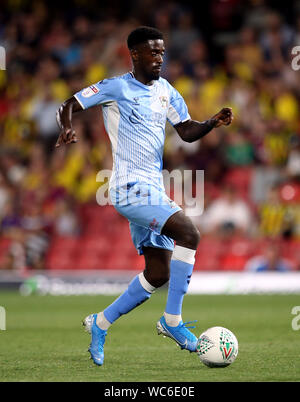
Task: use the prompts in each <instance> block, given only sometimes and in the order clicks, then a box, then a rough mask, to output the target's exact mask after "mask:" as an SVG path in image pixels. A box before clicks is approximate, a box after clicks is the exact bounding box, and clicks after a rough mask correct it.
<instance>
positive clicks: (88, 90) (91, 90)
mask: <svg viewBox="0 0 300 402" xmlns="http://www.w3.org/2000/svg"><path fill="white" fill-rule="evenodd" d="M98 92H99V89H98V88H97V87H96V86H95V85H90V86H89V87H87V88H85V89H84V90H83V91H82V96H83V97H84V98H89V97H90V96H93V95H95V94H97V93H98Z"/></svg>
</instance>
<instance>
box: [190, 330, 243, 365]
mask: <svg viewBox="0 0 300 402" xmlns="http://www.w3.org/2000/svg"><path fill="white" fill-rule="evenodd" d="M238 349H239V345H238V341H237V339H236V337H235V335H234V334H233V333H232V332H231V331H230V330H229V329H227V328H224V327H212V328H209V329H207V330H206V331H204V332H203V333H202V334H201V335H200V336H199V338H198V342H197V355H198V356H199V359H200V360H201V361H202V363H204V364H205V365H206V366H208V367H226V366H229V365H230V364H231V363H233V362H234V361H235V359H236V357H237V355H238Z"/></svg>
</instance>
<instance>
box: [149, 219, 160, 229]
mask: <svg viewBox="0 0 300 402" xmlns="http://www.w3.org/2000/svg"><path fill="white" fill-rule="evenodd" d="M158 225H159V222H157V220H156V219H155V218H154V219H153V221H152V222H151V223H150V225H149V228H150V229H151V230H156V229H157V228H158Z"/></svg>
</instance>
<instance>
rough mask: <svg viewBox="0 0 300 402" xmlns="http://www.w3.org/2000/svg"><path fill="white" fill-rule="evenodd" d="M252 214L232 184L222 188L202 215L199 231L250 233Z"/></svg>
mask: <svg viewBox="0 0 300 402" xmlns="http://www.w3.org/2000/svg"><path fill="white" fill-rule="evenodd" d="M252 227H253V216H252V213H251V210H250V208H249V206H248V205H247V203H246V202H245V201H243V200H242V199H240V198H239V196H238V194H237V193H236V190H235V188H234V187H232V186H229V185H228V186H226V187H224V188H223V191H222V193H221V195H220V196H219V197H218V198H217V199H215V200H214V201H212V202H211V204H210V205H209V206H208V207H207V209H206V210H205V212H204V214H203V216H202V225H200V231H201V232H204V233H213V234H215V235H216V236H217V235H218V234H245V235H247V234H250V232H251V228H252Z"/></svg>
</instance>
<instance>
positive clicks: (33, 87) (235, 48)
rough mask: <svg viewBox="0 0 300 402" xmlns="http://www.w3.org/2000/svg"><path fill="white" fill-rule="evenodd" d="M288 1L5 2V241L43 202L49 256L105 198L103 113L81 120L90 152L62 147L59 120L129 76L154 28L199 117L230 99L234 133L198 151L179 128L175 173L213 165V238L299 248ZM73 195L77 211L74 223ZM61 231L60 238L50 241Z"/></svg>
mask: <svg viewBox="0 0 300 402" xmlns="http://www.w3.org/2000/svg"><path fill="white" fill-rule="evenodd" d="M277 3H278V4H274V5H272V4H271V2H267V1H265V0H260V1H248V2H242V1H240V0H230V1H227V2H224V1H219V0H216V1H213V2H211V3H210V4H209V5H206V6H204V4H203V5H201V11H202V12H201V13H194V12H193V9H192V8H191V7H190V6H189V5H188V4H184V5H183V4H182V2H179V1H176V0H173V1H170V2H161V4H159V2H156V7H150V6H149V7H147V6H145V5H142V3H141V4H137V2H134V4H135V7H132V5H131V3H130V4H128V6H126V7H121V5H122V4H121V2H120V10H122V11H119V9H118V7H110V6H109V5H107V6H106V5H105V4H101V7H100V8H99V7H98V6H97V7H95V8H93V7H94V6H93V4H89V5H87V4H86V5H84V4H83V3H82V2H81V3H80V9H79V8H78V7H79V6H77V5H75V4H74V12H72V13H70V12H69V9H67V6H66V5H64V4H61V8H60V10H57V9H55V6H54V5H52V3H47V2H46V1H42V0H41V1H39V2H33V3H30V2H28V1H27V2H26V1H24V0H20V1H18V2H5V4H3V5H2V6H1V10H0V46H4V47H5V49H6V58H7V65H9V68H7V70H6V71H4V70H0V147H1V158H0V222H1V225H2V229H3V230H2V234H1V235H2V237H3V236H4V228H8V227H11V228H14V229H16V230H17V228H18V226H17V225H16V226H14V225H15V223H16V222H17V220H18V219H20V221H21V222H24V218H26V219H25V222H26V220H27V222H28V216H27V211H28V205H31V206H32V208H33V209H36V210H38V211H39V212H38V216H39V219H40V222H44V224H45V227H44V229H41V231H40V230H38V231H37V232H36V233H35V236H37V237H35V240H34V242H33V243H34V244H35V245H36V244H40V245H41V244H43V246H41V248H40V250H41V251H40V252H39V255H41V256H42V257H41V261H42V260H43V258H44V257H43V256H44V255H45V251H46V249H47V247H48V244H50V245H51V240H52V239H53V238H54V236H55V233H56V230H57V231H58V232H62V233H67V232H69V231H71V230H72V229H71V228H72V227H73V228H74V227H75V226H76V225H77V223H76V222H78V221H79V218H78V216H77V210H79V209H80V207H81V206H85V205H86V204H89V203H91V202H94V203H95V194H96V191H97V189H98V188H99V185H100V184H99V183H97V182H96V180H95V178H96V174H97V172H98V171H99V170H100V169H111V167H112V163H113V161H112V160H111V154H110V150H109V147H110V144H109V140H108V138H107V135H106V133H105V129H104V125H103V120H102V116H101V115H100V113H99V110H97V109H95V110H94V111H90V112H89V111H87V112H86V113H85V114H83V115H82V116H81V115H78V116H76V119H75V120H74V124H76V127H75V129H76V132H77V134H78V136H79V137H80V140H79V142H78V144H76V147H70V149H67V150H61V149H60V150H54V148H53V145H54V143H55V141H56V139H57V134H58V128H57V126H56V122H55V118H54V115H55V111H56V108H57V107H58V105H59V104H60V103H61V102H62V101H63V100H64V99H67V98H68V97H69V96H71V95H72V94H74V93H76V92H77V91H78V90H80V89H81V88H83V87H84V86H87V85H89V84H91V83H93V82H97V81H99V80H102V79H103V78H104V77H109V76H113V75H116V74H120V73H123V72H126V71H129V70H130V69H131V64H130V58H129V53H128V51H127V49H126V46H124V43H125V41H124V38H126V36H127V34H128V33H129V32H130V31H131V30H132V29H133V28H134V27H136V26H138V25H143V24H145V25H149V24H150V25H153V24H154V26H157V28H159V29H161V30H162V31H163V32H164V36H165V38H166V41H167V42H169V45H170V46H171V47H169V45H168V46H167V53H166V55H165V65H164V66H163V70H162V76H164V77H165V78H167V79H168V80H169V81H170V82H171V83H172V85H173V86H174V87H175V88H176V89H178V90H179V92H180V93H181V94H182V95H183V96H184V98H185V99H186V103H187V105H188V108H189V110H190V113H191V115H192V116H193V117H194V118H195V119H197V120H199V121H202V120H204V119H205V118H206V116H209V115H211V114H213V113H214V111H215V110H216V109H218V108H219V107H220V106H221V105H223V104H224V103H226V104H228V105H229V106H231V107H232V108H233V112H234V114H235V116H236V118H235V120H234V123H233V125H232V126H231V127H229V128H228V129H226V133H225V132H224V131H223V130H222V129H217V130H214V131H213V132H212V133H211V134H210V135H209V136H207V137H205V138H204V139H203V140H202V141H201V142H199V144H197V146H195V145H192V144H182V143H181V142H180V138H178V137H175V136H174V133H173V132H172V130H171V129H170V128H168V130H167V138H166V152H165V155H164V168H166V169H169V170H172V169H193V170H195V169H199V170H202V169H203V170H204V177H205V191H206V192H207V194H206V195H205V198H206V207H205V212H204V214H203V216H202V217H201V218H200V220H199V225H200V229H201V231H202V232H203V233H204V235H205V233H209V234H210V235H212V236H214V234H215V233H216V232H215V231H216V228H217V227H220V226H219V225H221V227H222V228H223V229H224V227H225V228H227V229H230V228H232V230H233V227H234V228H235V229H234V230H233V232H235V231H236V230H238V231H241V232H242V233H243V235H248V234H249V233H251V234H252V235H254V234H255V235H256V236H263V237H264V236H272V237H284V238H285V239H286V240H288V239H289V240H290V241H292V240H295V239H297V238H298V237H299V235H300V222H299V216H300V215H299V212H298V209H299V199H300V198H299V194H300V193H299V173H300V168H299V166H300V163H299V160H300V154H299V145H297V144H298V143H297V141H298V138H299V135H300V113H299V106H300V80H299V71H294V70H293V69H292V68H291V48H292V47H293V46H296V45H299V37H300V34H299V32H300V17H299V10H298V11H297V7H296V1H292V2H291V4H290V5H289V10H288V11H289V12H287V9H286V4H280V2H277ZM76 4H79V3H76ZM116 4H118V2H117V3H116ZM148 4H151V2H149V3H148ZM100 11H101V12H100ZM4 16H5V18H4ZM54 16H55V18H54ZM203 22H204V24H203ZM165 74H167V75H165ZM92 113H93V115H92ZM95 116H97V117H95ZM244 168H245V169H244ZM243 169H244V170H245V171H246V170H247V171H248V173H249V184H247V185H248V187H247V186H246V187H245V186H243V188H242V187H237V192H236V195H235V196H234V197H233V198H236V199H239V198H242V201H240V200H239V201H235V202H234V208H230V207H229V206H230V205H233V204H230V202H229V200H228V199H227V198H226V197H225V198H226V202H225V199H224V198H223V193H224V191H223V190H224V186H225V184H226V183H227V178H228V177H230V175H231V174H233V173H235V172H238V173H241V174H242V172H243V171H244V170H243ZM241 188H242V190H243V191H241ZM220 193H221V194H222V195H221V196H220ZM69 197H71V199H72V207H74V208H71V212H70V216H66V215H65V214H66V210H65V208H66V204H65V202H66V200H69ZM219 197H221V199H220V198H219ZM220 200H222V202H221V201H220ZM68 202H69V201H67V204H68ZM231 202H233V201H231ZM7 205H10V206H9V207H8V206H7ZM68 205H69V204H68ZM242 205H243V206H242ZM99 208H100V207H99ZM212 208H215V210H216V211H217V212H218V215H216V217H217V216H218V222H217V223H215V221H214V219H215V220H216V218H214V217H213V215H212V213H211V211H213V209H212ZM226 211H227V212H226ZM233 211H236V212H235V213H236V214H237V216H238V217H235V218H234V217H233ZM237 211H240V212H239V213H238V212H237ZM242 211H244V212H242ZM243 214H244V217H241V216H242V215H243ZM226 216H228V217H231V218H230V219H229V223H228V221H226V219H225V220H224V218H226ZM16 217H18V219H17V220H15V218H16ZM213 218H214V219H213ZM32 219H33V217H30V219H29V221H31V222H32ZM35 219H36V218H35ZM206 222H209V224H206ZM226 222H227V223H226ZM83 225H84V221H83ZM42 226H43V225H42ZM51 227H52V228H56V229H55V230H53V231H52V232H51ZM212 228H214V230H213V231H212ZM79 229H81V228H79ZM21 231H22V233H23V236H24V238H23V239H24V244H25V243H26V242H27V240H28V237H27V235H28V234H29V235H30V236H32V233H31V231H30V229H29V228H28V226H25V227H23V229H21ZM229 232H230V230H229ZM41 233H42V234H41ZM227 233H228V231H227ZM230 233H232V231H231V232H230ZM37 238H38V239H39V240H38V241H37ZM25 239H27V240H26V241H25ZM31 239H32V237H31ZM29 243H30V244H33V243H32V242H29ZM29 243H28V244H29ZM24 247H25V246H24ZM34 247H35V246H34ZM38 248H39V247H38ZM38 259H39V258H38ZM38 259H37V260H38ZM33 260H34V258H33V259H31V260H30V261H33ZM28 261H29V260H28ZM33 266H40V267H43V266H46V262H45V261H43V262H40V263H37V264H35V263H33Z"/></svg>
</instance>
